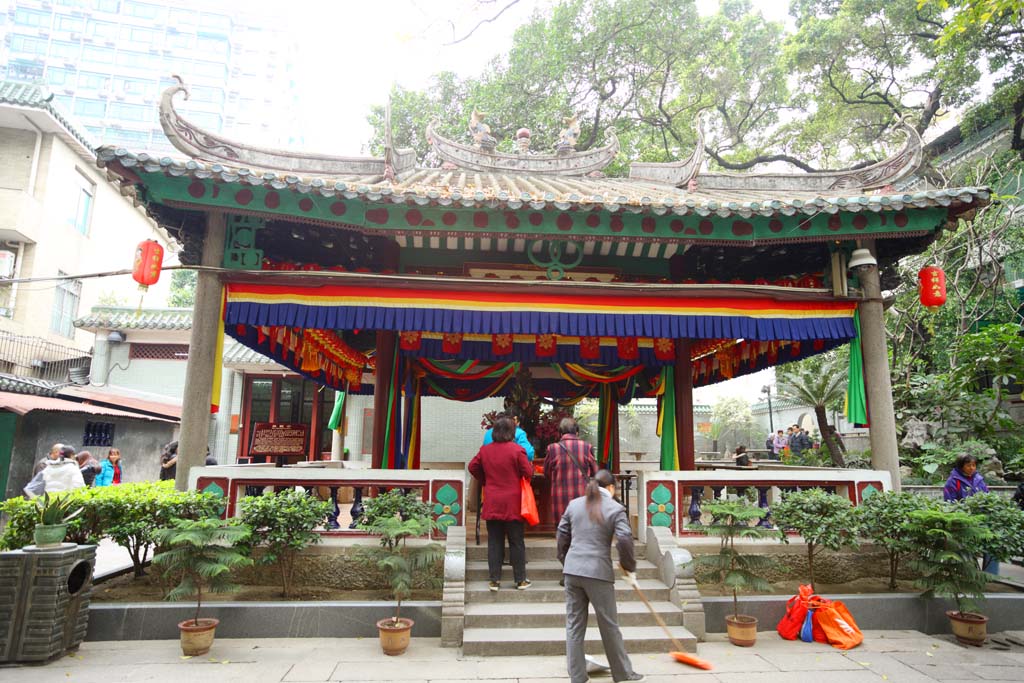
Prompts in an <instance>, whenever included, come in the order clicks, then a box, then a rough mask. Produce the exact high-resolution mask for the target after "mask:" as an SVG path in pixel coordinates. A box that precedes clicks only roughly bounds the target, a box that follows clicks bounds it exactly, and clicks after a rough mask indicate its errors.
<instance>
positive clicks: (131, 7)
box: [124, 2, 164, 19]
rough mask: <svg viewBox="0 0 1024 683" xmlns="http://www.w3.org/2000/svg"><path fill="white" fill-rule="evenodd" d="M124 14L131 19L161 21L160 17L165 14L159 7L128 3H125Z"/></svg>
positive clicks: (141, 3)
mask: <svg viewBox="0 0 1024 683" xmlns="http://www.w3.org/2000/svg"><path fill="white" fill-rule="evenodd" d="M124 13H125V14H127V15H128V16H130V17H140V18H142V19H159V18H161V17H160V15H161V14H163V13H164V8H163V7H158V6H157V5H147V4H146V3H143V2H126V3H124Z"/></svg>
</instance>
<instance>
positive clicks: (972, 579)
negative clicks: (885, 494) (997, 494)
mask: <svg viewBox="0 0 1024 683" xmlns="http://www.w3.org/2000/svg"><path fill="white" fill-rule="evenodd" d="M983 522H984V520H983V519H982V518H981V517H980V516H977V515H971V514H968V513H967V512H966V511H964V510H963V509H962V508H959V507H957V506H950V505H944V506H941V507H940V508H937V509H929V510H918V511H915V512H911V513H910V524H909V525H908V527H907V530H908V533H909V535H910V538H911V542H912V544H913V551H914V554H915V559H913V560H911V561H910V566H911V567H912V568H913V569H914V570H916V571H917V572H918V573H919V574H920V578H919V579H917V581H916V582H915V584H916V585H917V587H918V588H923V589H924V591H925V592H924V596H925V597H932V596H939V597H951V598H953V599H954V600H956V607H957V611H959V612H961V613H962V612H963V611H964V609H965V608H969V609H975V605H976V604H977V601H978V600H981V599H984V597H985V585H986V583H987V582H988V575H987V574H986V573H985V572H983V571H981V570H980V569H978V556H979V555H981V553H982V552H983V551H984V549H985V548H986V547H987V545H988V543H989V541H990V540H991V538H992V532H991V531H989V530H988V529H987V528H986V527H985V525H984V523H983Z"/></svg>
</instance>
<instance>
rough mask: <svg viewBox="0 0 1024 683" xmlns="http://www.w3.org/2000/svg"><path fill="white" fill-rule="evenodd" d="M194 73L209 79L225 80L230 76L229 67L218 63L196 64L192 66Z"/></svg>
mask: <svg viewBox="0 0 1024 683" xmlns="http://www.w3.org/2000/svg"><path fill="white" fill-rule="evenodd" d="M192 73H194V74H196V75H197V76H207V77H209V78H225V77H226V76H227V75H228V67H227V66H226V65H224V64H218V63H217V62H196V63H195V64H194V65H193V66H192Z"/></svg>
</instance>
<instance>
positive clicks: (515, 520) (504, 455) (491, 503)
mask: <svg viewBox="0 0 1024 683" xmlns="http://www.w3.org/2000/svg"><path fill="white" fill-rule="evenodd" d="M515 435H516V426H515V423H514V422H512V420H510V419H509V418H507V417H503V418H501V419H500V420H498V421H497V422H496V423H495V425H494V430H493V432H492V434H491V436H492V437H493V439H494V441H493V442H492V443H489V444H487V445H486V446H484V447H482V448H481V449H480V452H478V453H477V454H476V457H474V458H473V459H472V460H471V461H470V462H469V473H470V474H472V475H473V477H474V478H476V479H477V480H478V481H479V482H480V485H481V486H482V487H483V496H484V506H483V510H482V511H481V513H480V516H481V517H482V518H483V519H484V520H485V521H486V522H487V568H488V570H489V571H488V573H489V574H490V589H491V590H492V591H496V590H498V588H499V587H500V585H501V560H502V557H503V556H504V554H505V538H506V537H507V538H508V549H509V557H510V558H511V560H512V574H513V577H514V578H515V582H516V588H517V589H519V590H524V589H526V588H529V587H530V582H529V581H528V580H527V578H526V544H525V543H524V541H523V516H522V513H521V510H522V487H521V486H520V484H519V482H520V480H521V479H529V478H531V477H532V476H533V468H531V467H530V461H529V460H527V459H526V451H524V450H523V448H522V447H521V446H519V445H518V444H516V443H515V441H513V439H514V438H515Z"/></svg>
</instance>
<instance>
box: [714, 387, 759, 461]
mask: <svg viewBox="0 0 1024 683" xmlns="http://www.w3.org/2000/svg"><path fill="white" fill-rule="evenodd" d="M754 429H755V426H754V417H753V415H752V414H751V412H750V403H749V402H748V401H747V400H746V399H744V398H740V397H721V398H719V399H717V400H716V401H715V403H714V405H713V406H711V430H710V432H709V433H708V438H709V439H711V450H713V451H716V452H717V451H718V446H719V442H720V441H722V442H724V441H725V440H726V437H729V438H730V439H731V441H730V443H735V444H739V443H741V442H745V441H748V440H749V439H750V435H751V433H752V432H753V431H754Z"/></svg>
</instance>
